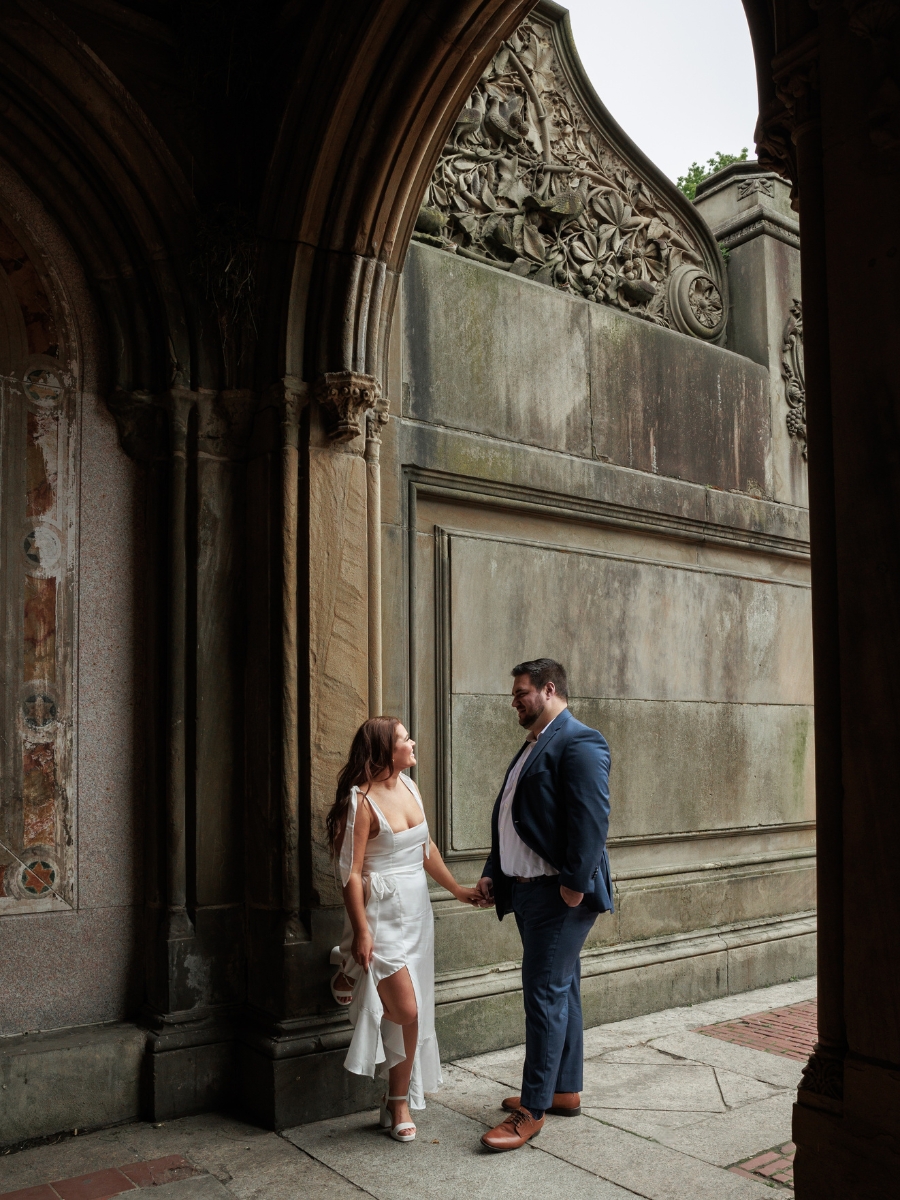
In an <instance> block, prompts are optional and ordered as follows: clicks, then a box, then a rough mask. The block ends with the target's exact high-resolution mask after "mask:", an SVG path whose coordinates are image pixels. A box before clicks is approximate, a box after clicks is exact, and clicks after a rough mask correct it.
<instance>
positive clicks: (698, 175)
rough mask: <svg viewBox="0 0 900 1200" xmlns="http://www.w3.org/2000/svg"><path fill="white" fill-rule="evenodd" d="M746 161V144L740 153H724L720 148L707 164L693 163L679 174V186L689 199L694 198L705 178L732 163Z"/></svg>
mask: <svg viewBox="0 0 900 1200" xmlns="http://www.w3.org/2000/svg"><path fill="white" fill-rule="evenodd" d="M746 161H747V147H746V146H745V147H744V148H743V150H742V151H741V152H740V154H723V153H722V151H721V150H720V151H719V152H718V153H717V154H714V155H713V156H712V158H709V159H707V161H706V165H705V166H701V165H700V163H691V165H690V167H689V168H688V172H687V174H686V175H679V177H678V186H679V187H680V188H681V190H682V191H683V192H684V194H685V195H686V196H687V198H688V200H693V199H694V197H695V196H696V195H697V188H698V187H699V185H700V184H701V183H702V182H703V180H704V179H709V177H710V175H715V173H716V171H721V170H722V168H723V167H729V166H731V164H732V163H736V162H746Z"/></svg>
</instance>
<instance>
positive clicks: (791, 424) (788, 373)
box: [781, 300, 806, 458]
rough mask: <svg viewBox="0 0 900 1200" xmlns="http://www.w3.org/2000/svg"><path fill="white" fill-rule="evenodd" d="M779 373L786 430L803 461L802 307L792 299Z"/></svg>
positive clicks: (804, 398)
mask: <svg viewBox="0 0 900 1200" xmlns="http://www.w3.org/2000/svg"><path fill="white" fill-rule="evenodd" d="M781 374H782V376H783V377H784V395H785V399H786V400H787V404H788V414H787V427H788V432H789V433H790V435H791V437H792V438H796V439H797V441H798V442H799V443H800V449H801V452H802V454H803V457H804V458H806V377H805V375H804V370H803V305H802V304H801V303H800V301H799V300H792V301H791V307H790V316H789V317H788V319H787V322H786V324H785V327H784V336H783V338H782V341H781Z"/></svg>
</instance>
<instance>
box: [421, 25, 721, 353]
mask: <svg viewBox="0 0 900 1200" xmlns="http://www.w3.org/2000/svg"><path fill="white" fill-rule="evenodd" d="M548 9H549V6H548ZM414 237H416V238H417V239H418V240H420V241H424V242H427V243H429V244H431V245H435V246H439V247H441V248H442V249H445V250H449V251H451V252H452V253H456V254H459V255H461V256H463V257H466V258H472V259H475V260H477V261H479V262H484V263H488V264H490V265H491V266H494V267H499V268H501V269H502V270H507V271H509V272H510V273H511V274H513V275H521V276H525V277H527V278H529V279H533V280H534V281H535V282H537V283H544V284H548V285H551V286H553V287H556V288H559V289H561V290H562V291H565V292H569V293H570V294H572V295H576V296H581V297H584V298H585V299H588V300H592V301H595V302H596V303H599V304H608V305H612V306H614V307H616V308H619V309H622V310H624V311H626V312H629V313H632V314H634V315H635V316H638V317H642V318H644V319H645V320H648V321H652V322H653V323H655V324H657V325H663V326H666V327H668V328H674V329H678V330H680V331H681V332H682V333H687V334H690V335H692V336H693V337H697V338H702V339H703V340H706V341H721V340H722V338H723V336H724V332H725V321H726V313H727V303H726V299H725V281H724V272H723V265H722V259H721V256H720V254H719V252H718V248H717V246H716V244H715V241H714V239H713V237H712V234H711V233H710V231H709V229H708V228H707V227H706V225H705V223H704V222H703V219H702V218H701V217H700V215H699V213H697V212H696V211H695V210H694V209H693V207H692V206H691V205H690V204H689V203H688V201H687V200H686V199H685V198H684V197H683V196H682V195H681V193H680V192H678V190H677V189H676V188H675V186H674V184H671V183H669V181H668V180H667V179H666V178H665V177H664V176H663V175H661V174H660V173H659V172H658V171H657V170H656V169H655V168H654V167H653V166H652V164H651V163H650V162H649V160H647V159H644V158H643V156H642V155H641V154H640V152H639V151H638V150H637V149H636V147H634V146H633V145H632V144H631V143H630V142H629V141H628V139H627V137H626V136H625V135H624V134H623V133H622V131H621V130H620V129H619V128H618V126H617V125H616V123H615V122H614V121H613V119H612V117H611V116H610V115H609V113H608V112H607V111H606V109H605V108H604V107H603V105H602V104H601V103H600V101H599V100H598V99H597V97H596V95H595V94H594V92H593V89H592V88H591V85H590V83H589V82H588V80H587V78H586V76H585V75H584V71H583V69H582V67H581V64H580V62H579V61H578V58H577V55H576V54H575V52H574V49H573V47H572V45H571V34H570V32H569V29H568V17H567V16H557V15H552V14H550V13H549V12H548V11H545V10H543V9H542V7H541V6H540V5H539V6H538V8H537V9H536V10H535V12H534V13H532V14H531V15H530V16H529V17H528V18H527V19H526V20H525V21H523V22H522V24H521V25H520V26H519V27H518V29H517V30H516V31H515V33H513V34H512V36H511V37H510V38H508V39H507V41H505V42H504V43H503V45H502V46H501V48H500V49H499V50H498V52H497V53H496V54H495V56H494V58H493V60H492V62H491V64H490V66H489V67H488V69H487V70H486V71H485V73H484V74H483V75H482V77H481V79H480V80H479V82H478V85H477V87H476V88H475V90H474V92H473V93H472V96H471V99H470V102H469V104H468V105H467V106H466V108H464V109H463V111H462V112H461V113H460V115H459V117H458V119H457V122H456V125H455V127H454V129H453V131H452V133H451V136H450V138H449V140H448V141H447V144H446V146H445V147H444V150H443V153H442V154H441V157H440V159H439V160H438V164H437V167H436V168H435V171H434V174H433V175H432V178H431V182H430V183H429V186H428V191H427V193H426V196H425V200H424V202H423V205H422V208H421V210H420V212H419V217H418V220H417V222H416V233H415V234H414Z"/></svg>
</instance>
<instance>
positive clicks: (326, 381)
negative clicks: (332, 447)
mask: <svg viewBox="0 0 900 1200" xmlns="http://www.w3.org/2000/svg"><path fill="white" fill-rule="evenodd" d="M316 399H317V400H318V401H319V404H320V405H321V407H322V412H323V416H324V418H325V428H326V432H327V434H328V438H329V440H330V441H332V442H349V441H352V440H353V438H356V437H359V436H360V434H361V433H362V428H361V425H360V418H361V417H362V415H363V413H365V412H367V411H368V410H369V409H370V408H374V407H375V406H376V405H377V404H378V403H379V401H380V400H381V384H380V383H379V382H378V380H377V379H376V378H375V376H374V375H362V374H360V373H359V372H357V371H328V372H326V373H325V374H324V375H322V376H321V378H320V379H319V381H318V383H317V384H316Z"/></svg>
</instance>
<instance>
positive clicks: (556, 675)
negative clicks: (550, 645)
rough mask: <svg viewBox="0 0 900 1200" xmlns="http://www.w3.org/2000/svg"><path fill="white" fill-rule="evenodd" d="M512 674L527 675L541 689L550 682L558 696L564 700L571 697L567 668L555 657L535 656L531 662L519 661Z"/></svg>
mask: <svg viewBox="0 0 900 1200" xmlns="http://www.w3.org/2000/svg"><path fill="white" fill-rule="evenodd" d="M510 674H511V675H527V676H528V678H529V679H530V680H531V682H532V683H533V684H534V686H535V687H536V688H537V689H538V690H540V689H541V688H545V687H546V686H547V684H548V683H552V684H553V686H554V687H555V688H556V694H557V696H562V698H563V699H564V700H568V698H569V681H568V679H567V678H566V668H565V667H564V666H563V665H562V663H558V662H557V661H556V659H555V658H533V659H532V660H531V662H523V663H519V664H518V666H515V667H513V669H512V671H511V672H510Z"/></svg>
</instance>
